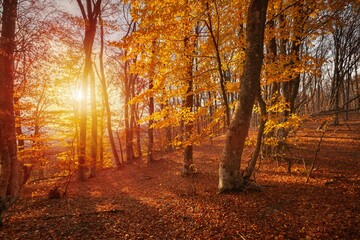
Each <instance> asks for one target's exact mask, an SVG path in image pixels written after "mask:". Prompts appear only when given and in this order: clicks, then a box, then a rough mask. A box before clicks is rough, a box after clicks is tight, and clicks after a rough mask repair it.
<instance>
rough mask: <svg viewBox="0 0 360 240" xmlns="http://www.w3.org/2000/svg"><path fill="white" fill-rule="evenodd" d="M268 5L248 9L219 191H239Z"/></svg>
mask: <svg viewBox="0 0 360 240" xmlns="http://www.w3.org/2000/svg"><path fill="white" fill-rule="evenodd" d="M267 5H268V1H267V0H252V1H251V2H250V5H249V8H248V15H247V25H246V50H245V62H244V71H243V75H242V76H241V79H240V91H239V99H238V102H237V105H236V108H235V111H234V114H233V118H232V119H231V122H230V127H229V130H228V132H227V135H226V142H225V147H224V150H223V153H222V156H221V160H220V166H219V186H218V187H219V192H220V193H222V192H228V191H239V190H242V187H243V179H242V176H241V174H240V164H241V156H242V153H243V150H244V145H245V139H246V136H247V134H248V130H249V125H250V118H251V113H252V109H253V105H254V101H255V96H256V94H257V93H258V92H259V88H260V73H261V67H262V61H263V57H264V53H263V45H264V29H265V20H266V10H267Z"/></svg>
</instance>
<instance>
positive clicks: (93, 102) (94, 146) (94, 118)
mask: <svg viewBox="0 0 360 240" xmlns="http://www.w3.org/2000/svg"><path fill="white" fill-rule="evenodd" d="M90 99H91V152H90V157H91V166H90V177H95V176H96V160H97V147H98V146H97V138H98V134H97V128H98V126H97V111H96V91H95V76H94V71H93V70H91V72H90Z"/></svg>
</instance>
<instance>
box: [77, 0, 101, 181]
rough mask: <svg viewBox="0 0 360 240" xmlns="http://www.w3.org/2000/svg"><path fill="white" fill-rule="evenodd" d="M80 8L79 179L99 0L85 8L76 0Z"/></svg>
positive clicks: (83, 170)
mask: <svg viewBox="0 0 360 240" xmlns="http://www.w3.org/2000/svg"><path fill="white" fill-rule="evenodd" d="M77 3H78V6H79V8H80V11H81V14H82V17H83V21H84V25H85V37H84V42H83V46H84V52H85V66H84V71H83V79H82V86H81V94H82V99H81V103H80V105H81V106H80V139H79V153H78V164H79V166H78V176H77V178H78V179H79V180H80V181H83V180H85V179H86V166H85V165H86V160H85V159H86V157H85V156H86V123H87V96H88V94H87V93H88V85H89V79H88V78H89V76H90V74H91V69H92V60H91V56H92V48H93V44H94V38H95V33H96V24H97V18H98V15H99V13H100V5H101V0H97V1H96V3H95V2H91V1H90V0H87V1H86V10H85V8H84V5H83V4H82V2H81V0H77Z"/></svg>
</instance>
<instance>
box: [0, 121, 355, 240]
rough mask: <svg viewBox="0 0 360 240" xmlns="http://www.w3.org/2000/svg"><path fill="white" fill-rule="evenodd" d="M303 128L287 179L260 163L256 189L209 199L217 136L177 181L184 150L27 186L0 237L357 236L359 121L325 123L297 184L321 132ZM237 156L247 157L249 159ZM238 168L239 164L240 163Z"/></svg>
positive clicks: (278, 166) (282, 171)
mask: <svg viewBox="0 0 360 240" xmlns="http://www.w3.org/2000/svg"><path fill="white" fill-rule="evenodd" d="M316 127H317V124H315V123H313V124H311V123H308V124H307V125H306V127H305V128H304V129H302V130H300V131H299V132H298V133H297V135H298V136H301V138H300V139H301V142H299V144H298V147H295V145H293V146H291V147H290V152H291V154H292V156H291V157H292V158H293V159H295V160H296V161H297V162H294V164H293V166H292V174H291V175H289V174H288V173H287V164H286V163H285V162H284V161H282V160H279V161H278V162H275V161H274V160H262V161H261V163H260V167H259V169H258V170H257V172H256V183H257V184H258V185H259V186H260V188H261V189H262V191H257V190H255V189H246V190H245V191H244V192H243V193H240V194H227V195H218V194H217V167H218V162H219V154H220V153H221V150H222V147H223V144H224V143H223V140H224V136H220V137H218V138H216V139H214V141H213V143H212V144H211V143H206V144H204V145H203V146H201V147H196V148H195V162H196V166H197V168H198V171H199V172H198V174H196V175H195V176H193V177H182V176H181V174H180V170H181V161H182V152H181V151H180V150H179V151H174V152H171V153H163V152H161V153H160V152H158V153H156V159H157V160H156V162H154V163H151V164H146V163H145V162H144V161H142V160H138V161H137V162H134V163H132V164H127V165H126V167H125V169H122V170H113V169H108V170H103V171H101V172H100V173H99V175H98V176H97V177H96V178H92V179H89V180H88V181H85V182H71V183H70V184H69V189H68V192H67V195H66V196H65V197H63V198H61V199H47V194H48V191H49V188H50V187H51V186H53V185H54V184H58V185H60V186H64V181H65V180H63V179H60V180H57V181H58V182H57V183H55V182H54V181H52V182H51V181H44V182H37V183H29V184H27V185H26V186H25V188H24V190H23V193H22V197H21V199H20V200H19V201H18V202H17V203H16V204H15V205H14V206H13V207H12V208H11V209H10V210H9V212H8V213H7V214H6V216H5V223H4V227H3V228H2V230H1V232H0V238H1V239H359V238H360V229H359V226H360V201H359V199H360V159H359V156H360V148H359V146H360V121H359V120H357V121H349V122H347V124H342V125H340V126H338V127H334V126H330V127H329V128H328V130H327V132H326V134H325V137H324V139H323V141H322V143H321V149H320V152H319V155H318V159H317V161H316V163H315V169H314V171H313V172H312V175H311V178H310V181H309V183H305V180H306V175H305V174H304V162H303V160H304V161H305V163H306V165H307V168H309V166H310V162H311V161H312V159H313V157H314V154H315V149H316V145H317V143H318V141H319V136H320V135H319V133H317V132H316V131H315V129H316ZM251 150H252V149H251V147H248V148H247V151H246V152H245V159H247V158H248V156H249V155H250V153H251ZM242 164H243V166H244V165H245V164H246V161H243V162H242Z"/></svg>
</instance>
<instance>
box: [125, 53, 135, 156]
mask: <svg viewBox="0 0 360 240" xmlns="http://www.w3.org/2000/svg"><path fill="white" fill-rule="evenodd" d="M125 56H126V52H125ZM128 68H129V62H128V61H126V62H125V64H124V78H125V79H124V82H125V84H124V85H125V96H124V97H125V103H124V121H125V146H126V162H128V163H129V162H131V161H132V160H133V157H134V150H133V144H132V140H133V132H132V129H131V128H130V114H131V113H130V109H129V101H130V99H131V85H132V84H133V81H132V77H131V76H129V74H128Z"/></svg>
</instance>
